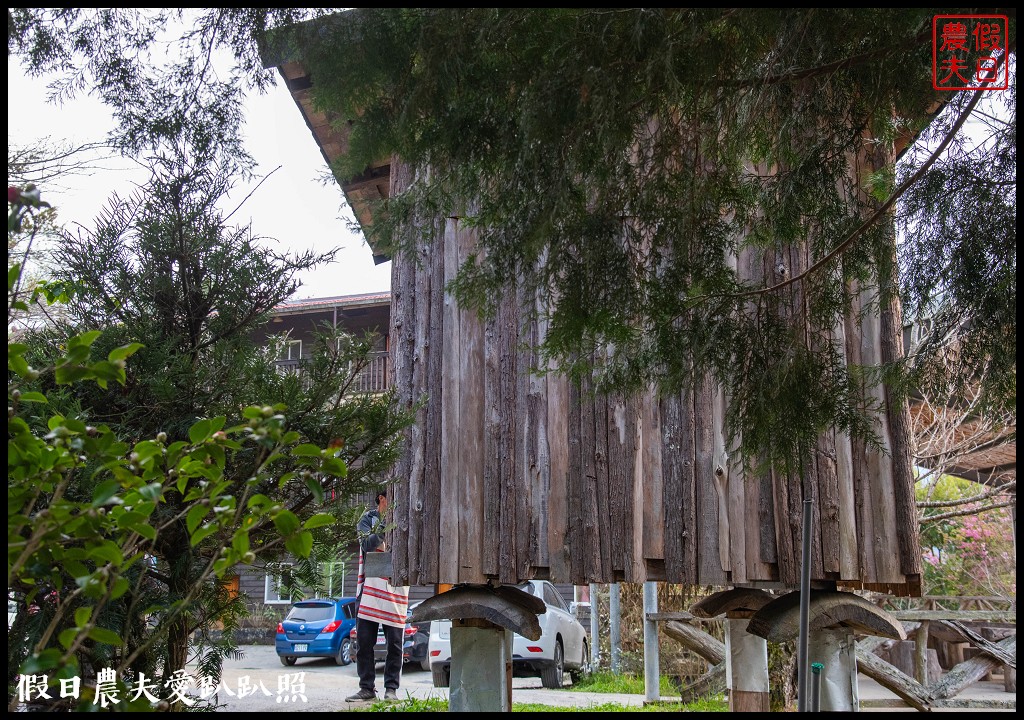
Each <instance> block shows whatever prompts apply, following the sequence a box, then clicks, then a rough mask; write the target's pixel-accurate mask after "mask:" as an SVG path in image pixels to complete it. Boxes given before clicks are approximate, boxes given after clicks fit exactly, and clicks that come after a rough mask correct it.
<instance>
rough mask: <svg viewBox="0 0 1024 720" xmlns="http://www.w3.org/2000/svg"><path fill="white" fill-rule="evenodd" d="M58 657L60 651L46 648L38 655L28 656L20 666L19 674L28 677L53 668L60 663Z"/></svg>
mask: <svg viewBox="0 0 1024 720" xmlns="http://www.w3.org/2000/svg"><path fill="white" fill-rule="evenodd" d="M60 656H61V651H60V650H58V649H57V648H47V649H46V650H43V651H42V652H41V653H39V654H38V655H29V656H28V657H27V658H25V662H23V663H22V664H21V672H22V674H24V675H28V674H35V673H40V672H43V671H45V670H49V669H51V668H55V667H57V663H58V662H59V661H60Z"/></svg>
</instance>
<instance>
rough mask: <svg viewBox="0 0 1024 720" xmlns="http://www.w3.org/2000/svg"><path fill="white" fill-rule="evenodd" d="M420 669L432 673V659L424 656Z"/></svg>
mask: <svg viewBox="0 0 1024 720" xmlns="http://www.w3.org/2000/svg"><path fill="white" fill-rule="evenodd" d="M420 668H422V669H423V670H424V671H426V672H430V658H429V657H428V656H424V657H423V659H422V660H420Z"/></svg>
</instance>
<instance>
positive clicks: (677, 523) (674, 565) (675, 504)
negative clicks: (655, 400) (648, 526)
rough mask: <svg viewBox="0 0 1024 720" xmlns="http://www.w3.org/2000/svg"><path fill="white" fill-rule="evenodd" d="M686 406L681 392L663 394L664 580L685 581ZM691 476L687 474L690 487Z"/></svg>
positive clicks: (687, 488)
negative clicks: (684, 489)
mask: <svg viewBox="0 0 1024 720" xmlns="http://www.w3.org/2000/svg"><path fill="white" fill-rule="evenodd" d="M682 414H683V407H682V398H681V397H680V394H679V393H678V392H674V393H670V394H668V395H666V396H665V397H663V398H661V451H662V458H661V472H662V478H663V482H664V488H665V580H666V582H670V583H685V582H686V580H685V578H686V573H685V570H684V557H683V543H684V537H683V534H684V532H685V526H684V522H685V515H684V508H685V506H686V503H685V502H684V501H683V487H684V469H683V462H684V460H686V459H687V458H684V455H683V452H684V451H683V446H684V442H683V438H682V433H683V419H682ZM691 480H692V478H686V486H687V487H686V490H687V491H689V489H690V487H689V484H690V481H691Z"/></svg>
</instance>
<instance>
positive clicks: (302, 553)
mask: <svg viewBox="0 0 1024 720" xmlns="http://www.w3.org/2000/svg"><path fill="white" fill-rule="evenodd" d="M284 546H285V547H286V548H287V549H288V552H290V553H291V554H292V555H294V556H296V557H309V553H310V551H311V550H312V549H313V533H311V532H309V531H308V530H303V531H302V532H300V533H298V534H296V535H292V536H291V537H290V538H288V539H287V540H285V542H284Z"/></svg>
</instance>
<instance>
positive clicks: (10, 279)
mask: <svg viewBox="0 0 1024 720" xmlns="http://www.w3.org/2000/svg"><path fill="white" fill-rule="evenodd" d="M20 275H21V263H14V264H13V265H11V266H10V267H9V268H7V293H8V294H10V292H11V291H12V290H14V286H15V285H16V284H17V282H18V277H19V276H20Z"/></svg>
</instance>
